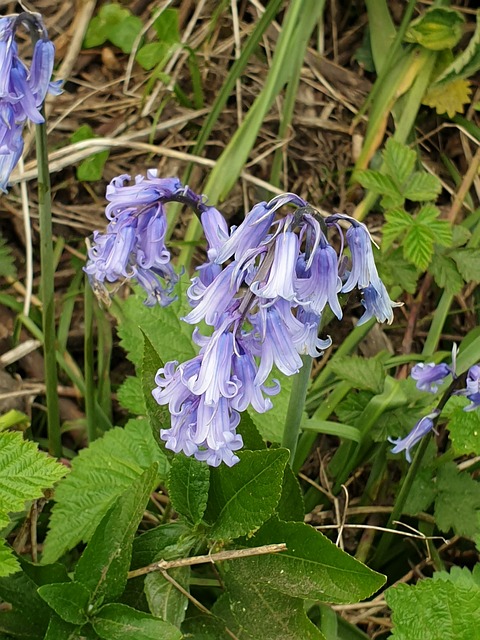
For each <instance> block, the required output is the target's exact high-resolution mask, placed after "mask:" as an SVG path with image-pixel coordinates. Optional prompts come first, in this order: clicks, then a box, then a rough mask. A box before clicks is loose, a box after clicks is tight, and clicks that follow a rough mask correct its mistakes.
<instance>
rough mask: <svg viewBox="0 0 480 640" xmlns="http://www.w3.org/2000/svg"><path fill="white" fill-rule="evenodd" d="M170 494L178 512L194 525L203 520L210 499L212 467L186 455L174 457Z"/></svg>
mask: <svg viewBox="0 0 480 640" xmlns="http://www.w3.org/2000/svg"><path fill="white" fill-rule="evenodd" d="M167 486H168V494H169V496H170V500H171V502H172V506H173V508H174V509H175V511H176V512H177V513H179V514H180V515H182V516H184V517H185V518H186V519H187V520H188V521H189V522H191V523H192V524H193V525H197V524H199V523H200V522H201V520H202V518H203V514H204V512H205V508H206V506H207V500H208V490H209V487H210V468H209V467H208V465H206V464H205V463H204V462H199V461H198V460H195V458H191V457H187V456H184V455H177V456H175V457H174V458H173V460H172V464H171V467H170V473H169V474H168V485H167Z"/></svg>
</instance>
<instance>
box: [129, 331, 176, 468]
mask: <svg viewBox="0 0 480 640" xmlns="http://www.w3.org/2000/svg"><path fill="white" fill-rule="evenodd" d="M142 337H143V359H142V364H141V367H140V366H138V365H137V369H138V370H139V371H140V379H141V385H142V396H143V401H144V403H145V409H146V411H147V416H148V418H149V421H150V428H151V430H152V435H153V438H154V440H155V442H156V443H157V444H158V445H159V446H160V447H161V448H162V451H164V452H165V455H166V456H167V457H168V458H172V457H173V456H172V452H171V451H169V450H168V449H166V448H165V443H164V442H163V440H161V438H160V429H165V428H168V427H169V426H170V413H169V411H168V407H167V406H164V405H159V404H158V402H157V401H156V400H155V398H154V397H153V396H152V390H153V389H154V388H155V386H156V384H155V376H156V375H157V372H158V370H159V369H160V368H162V367H163V362H162V360H161V358H160V356H159V355H158V353H157V351H156V350H155V347H154V346H153V344H152V343H151V342H150V340H149V338H148V337H147V336H146V335H145V334H143V335H142Z"/></svg>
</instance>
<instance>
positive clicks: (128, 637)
mask: <svg viewBox="0 0 480 640" xmlns="http://www.w3.org/2000/svg"><path fill="white" fill-rule="evenodd" d="M92 625H93V628H94V629H95V631H96V632H97V634H98V635H99V636H100V638H103V639H104V640H159V638H161V639H162V640H180V639H181V638H182V634H181V633H180V631H179V629H177V628H176V627H174V626H173V625H172V624H170V623H169V622H164V621H163V620H159V619H158V618H155V617H154V616H152V615H150V614H148V613H144V612H143V611H136V610H135V609H132V608H131V607H127V605H125V604H107V605H105V606H104V607H102V608H101V609H100V610H99V611H97V613H96V614H95V616H93V618H92Z"/></svg>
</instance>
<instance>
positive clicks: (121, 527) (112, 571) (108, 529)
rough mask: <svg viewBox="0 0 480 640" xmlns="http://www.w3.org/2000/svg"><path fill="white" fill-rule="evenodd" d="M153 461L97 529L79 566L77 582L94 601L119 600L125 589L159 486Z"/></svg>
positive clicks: (76, 576)
mask: <svg viewBox="0 0 480 640" xmlns="http://www.w3.org/2000/svg"><path fill="white" fill-rule="evenodd" d="M157 469H158V465H157V463H153V464H152V465H151V466H150V467H149V468H148V469H147V470H146V471H145V472H144V473H143V474H142V475H141V476H139V477H137V478H136V479H135V480H134V481H133V482H132V484H131V486H130V487H129V488H128V489H127V491H125V492H124V493H123V494H122V495H121V496H120V497H119V499H118V500H117V502H116V503H115V505H114V506H113V507H112V508H111V509H110V511H108V512H107V514H106V515H105V516H104V517H103V518H102V521H101V522H100V524H99V525H98V527H97V528H96V529H95V533H94V534H93V536H92V538H91V540H90V542H89V543H88V544H87V547H86V549H85V551H84V552H83V554H82V556H81V558H80V560H79V561H78V563H77V566H76V568H75V581H76V582H80V583H81V584H82V585H83V586H84V587H86V589H87V590H88V592H89V594H90V602H91V603H101V602H104V601H106V602H108V601H109V600H116V599H117V598H118V597H119V596H121V594H122V593H123V590H124V588H125V584H126V582H127V574H128V569H129V567H130V561H131V557H132V544H133V538H134V536H135V533H136V531H137V528H138V525H139V524H140V522H141V520H142V518H143V514H144V511H145V507H146V505H147V502H148V500H149V497H150V493H151V492H152V491H153V489H154V488H155V487H156V485H157V482H158V480H157V478H158V474H157Z"/></svg>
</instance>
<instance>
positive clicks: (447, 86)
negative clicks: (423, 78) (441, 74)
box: [422, 78, 472, 118]
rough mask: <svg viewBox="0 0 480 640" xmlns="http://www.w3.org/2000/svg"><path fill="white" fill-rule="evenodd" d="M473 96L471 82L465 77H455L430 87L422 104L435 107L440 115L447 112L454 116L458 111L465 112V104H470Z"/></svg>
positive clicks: (448, 114) (449, 115) (450, 116)
mask: <svg viewBox="0 0 480 640" xmlns="http://www.w3.org/2000/svg"><path fill="white" fill-rule="evenodd" d="M471 97H472V85H471V83H470V82H469V81H468V80H464V79H463V78H455V79H453V80H450V82H443V83H442V84H435V85H433V86H431V87H429V88H428V90H427V92H426V93H425V95H424V96H423V98H422V104H424V105H426V106H427V107H431V108H432V109H435V111H436V112H437V113H438V114H439V115H442V114H443V113H446V114H447V116H448V117H449V118H453V117H454V116H455V115H456V114H457V113H463V110H464V105H466V104H470V102H471Z"/></svg>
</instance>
